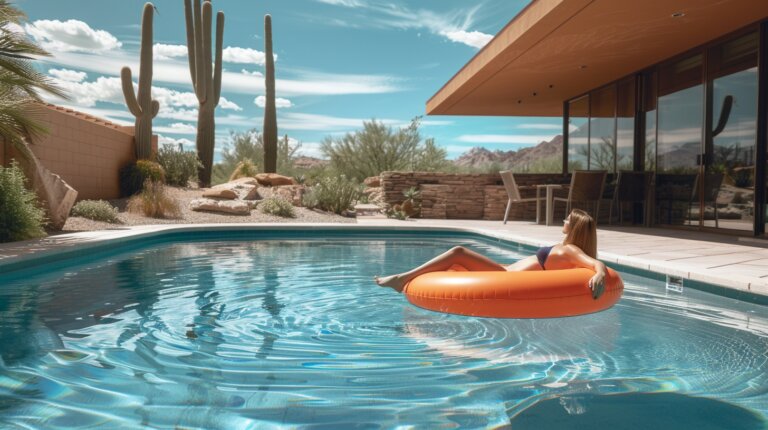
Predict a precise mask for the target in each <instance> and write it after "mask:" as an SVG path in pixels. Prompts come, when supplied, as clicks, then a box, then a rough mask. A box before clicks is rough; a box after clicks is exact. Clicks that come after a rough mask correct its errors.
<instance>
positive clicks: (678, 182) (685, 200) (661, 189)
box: [654, 173, 699, 225]
mask: <svg viewBox="0 0 768 430" xmlns="http://www.w3.org/2000/svg"><path fill="white" fill-rule="evenodd" d="M698 176H699V175H698V174H697V173H657V174H656V185H655V186H654V193H655V195H656V199H655V200H656V219H657V221H656V222H657V223H658V224H667V225H673V224H683V223H684V222H685V218H686V212H690V202H691V196H693V195H696V196H698V192H697V191H696V183H697V182H698ZM697 201H698V197H697ZM687 215H688V216H687V218H690V213H688V214H687Z"/></svg>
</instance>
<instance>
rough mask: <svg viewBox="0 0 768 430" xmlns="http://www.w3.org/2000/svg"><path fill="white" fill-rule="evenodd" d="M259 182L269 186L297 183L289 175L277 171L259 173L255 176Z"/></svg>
mask: <svg viewBox="0 0 768 430" xmlns="http://www.w3.org/2000/svg"><path fill="white" fill-rule="evenodd" d="M254 178H255V179H256V181H258V182H259V184H261V185H264V186H267V187H276V186H280V185H296V181H294V180H293V178H290V177H288V176H283V175H278V174H277V173H259V174H258V175H256V176H254Z"/></svg>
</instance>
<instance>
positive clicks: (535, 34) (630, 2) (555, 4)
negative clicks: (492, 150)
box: [427, 0, 768, 116]
mask: <svg viewBox="0 0 768 430" xmlns="http://www.w3.org/2000/svg"><path fill="white" fill-rule="evenodd" d="M681 13H682V14H683V15H682V16H679V15H680V14H681ZM766 17H768V1H766V0H675V1H669V0H642V1H638V0H532V2H531V4H529V5H528V6H527V7H526V8H525V9H523V11H521V12H520V13H519V14H518V15H517V16H516V17H515V18H514V19H512V21H510V22H509V23H508V24H507V25H506V26H505V27H504V28H503V29H502V30H501V31H500V32H499V33H498V34H497V35H496V36H495V37H494V38H493V40H491V41H490V42H489V43H488V44H487V45H486V46H485V47H484V48H483V49H482V50H481V51H480V52H478V53H477V55H475V57H474V58H472V60H470V61H469V63H467V64H466V65H465V66H464V67H463V68H462V69H461V70H459V72H458V73H457V74H456V75H454V76H453V78H451V80H450V81H448V83H446V84H445V85H444V86H443V88H441V89H440V90H439V91H438V92H437V93H436V94H435V95H434V96H432V98H431V99H429V101H428V102H427V114H428V115H500V116H560V115H562V110H563V101H565V100H568V99H571V98H573V97H576V96H578V95H580V94H584V93H586V92H588V91H590V90H592V89H594V88H597V87H599V86H602V85H604V84H607V83H610V82H612V81H615V80H617V79H620V78H622V77H624V76H627V75H630V74H632V73H634V72H637V71H639V70H642V69H644V68H646V67H649V66H652V65H654V64H656V63H659V62H661V61H664V60H666V59H668V58H670V57H673V56H675V55H677V54H680V53H683V52H685V51H687V50H689V49H691V48H694V47H696V46H699V45H702V44H705V43H707V42H709V41H712V40H714V39H717V38H718V37H720V36H723V35H726V34H728V33H731V32H733V31H736V30H738V29H740V28H743V27H745V26H748V25H750V24H752V23H756V22H758V21H761V20H763V19H765V18H766Z"/></svg>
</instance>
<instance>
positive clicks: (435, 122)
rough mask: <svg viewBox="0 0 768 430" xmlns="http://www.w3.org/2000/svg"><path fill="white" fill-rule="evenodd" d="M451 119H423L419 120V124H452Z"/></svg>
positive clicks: (427, 125)
mask: <svg viewBox="0 0 768 430" xmlns="http://www.w3.org/2000/svg"><path fill="white" fill-rule="evenodd" d="M453 124H454V122H453V121H447V120H443V119H425V120H422V121H421V125H423V126H426V127H429V126H441V125H453Z"/></svg>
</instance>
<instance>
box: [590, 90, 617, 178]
mask: <svg viewBox="0 0 768 430" xmlns="http://www.w3.org/2000/svg"><path fill="white" fill-rule="evenodd" d="M590 107H591V109H590V114H591V122H590V125H589V170H607V171H609V172H613V171H615V170H616V169H615V167H616V136H615V135H614V133H615V131H616V86H614V85H609V86H607V87H604V88H601V89H599V90H597V91H593V92H592V93H591V94H590Z"/></svg>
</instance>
